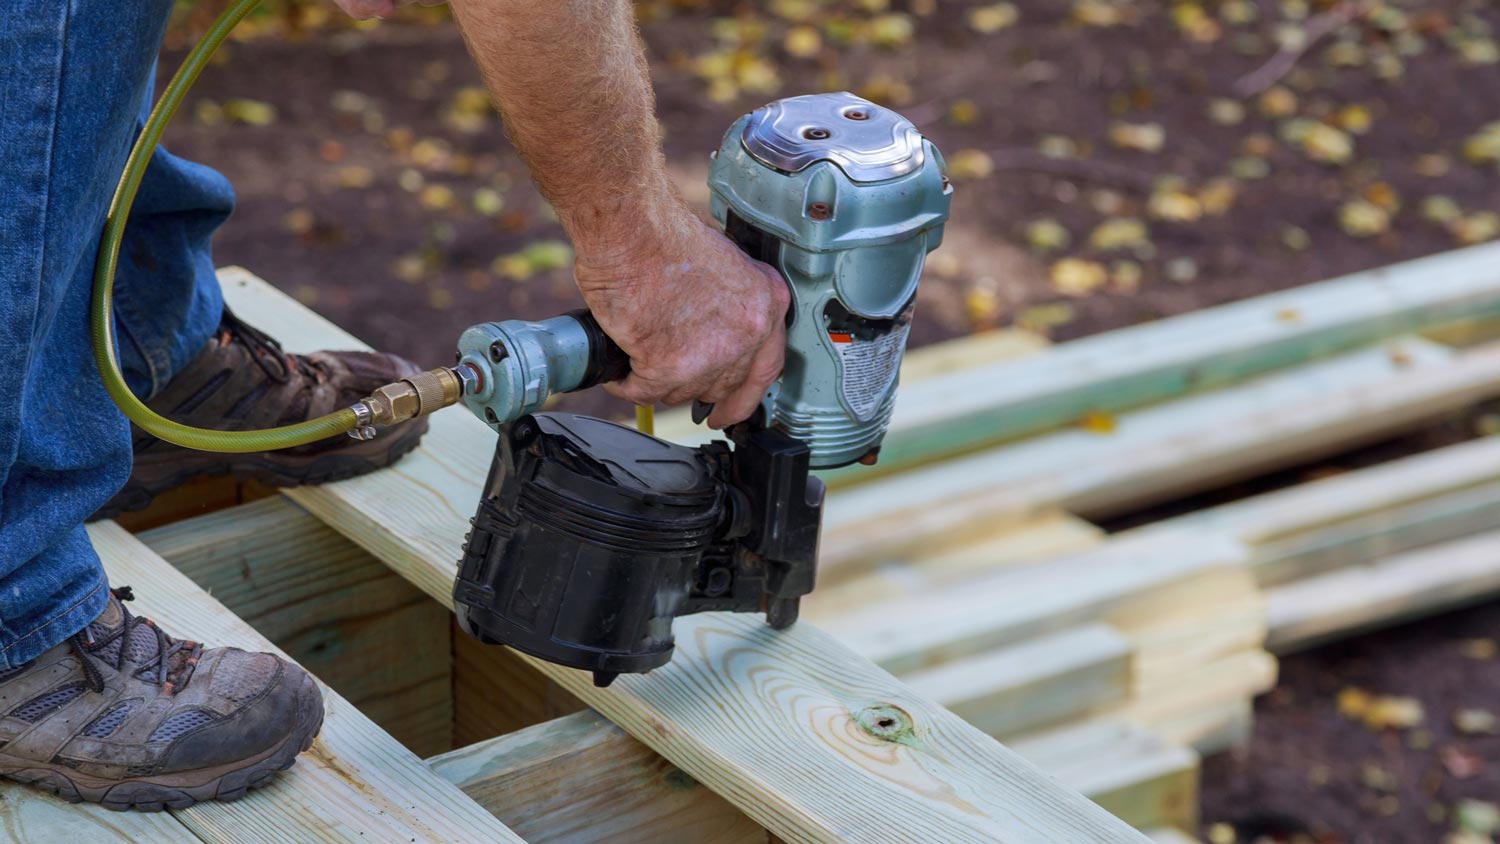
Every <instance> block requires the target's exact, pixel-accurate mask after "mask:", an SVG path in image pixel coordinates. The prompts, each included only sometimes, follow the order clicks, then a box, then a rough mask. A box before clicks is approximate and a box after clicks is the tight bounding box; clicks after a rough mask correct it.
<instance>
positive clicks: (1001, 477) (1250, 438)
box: [822, 340, 1500, 569]
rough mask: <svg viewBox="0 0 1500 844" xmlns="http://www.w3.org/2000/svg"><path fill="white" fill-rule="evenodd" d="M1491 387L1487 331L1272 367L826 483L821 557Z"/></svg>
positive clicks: (938, 535) (1341, 435)
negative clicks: (1219, 386) (1025, 435)
mask: <svg viewBox="0 0 1500 844" xmlns="http://www.w3.org/2000/svg"><path fill="white" fill-rule="evenodd" d="M1494 395H1500V345H1491V346H1482V347H1478V348H1475V349H1471V350H1467V351H1464V352H1462V353H1458V354H1456V355H1455V354H1453V353H1452V352H1451V350H1447V349H1445V348H1444V347H1439V346H1435V345H1433V344H1431V343H1430V342H1428V341H1423V340H1404V341H1399V342H1394V343H1392V344H1390V345H1387V346H1385V347H1382V348H1379V349H1367V350H1363V351H1360V352H1356V353H1353V354H1349V355H1345V356H1342V357H1339V358H1334V359H1331V360H1328V361H1322V362H1319V363H1316V364H1309V365H1306V366H1303V367H1299V368H1297V369H1293V370H1287V371H1283V372H1278V373H1276V374H1274V375H1269V376H1266V377H1264V378H1261V379H1259V380H1257V381H1253V382H1249V383H1246V384H1242V385H1240V386H1237V387H1233V388H1231V389H1228V390H1224V391H1220V392H1217V393H1210V394H1205V395H1200V396H1194V397H1191V398H1186V399H1182V400H1179V401H1176V402H1172V403H1170V404H1166V405H1159V406H1156V407H1151V408H1147V409H1145V410H1140V411H1136V412H1134V413H1131V414H1127V415H1125V416H1121V417H1120V418H1119V419H1118V420H1116V421H1115V425H1114V428H1113V430H1110V431H1107V432H1099V433H1095V432H1091V431H1086V430H1071V431H1058V432H1054V433H1051V434H1046V435H1043V436H1041V437H1038V438H1036V439H1033V440H1027V441H1024V442H1021V443H1017V444H1015V445H1012V446H1006V447H1001V448H996V449H992V450H989V451H985V452H980V453H977V454H974V455H970V456H968V457H965V458H963V459H960V460H955V461H950V462H948V463H942V464H936V465H933V466H930V467H926V468H922V469H917V470H914V471H911V472H907V473H904V474H903V475H902V476H901V477H899V478H893V479H888V480H882V481H877V482H875V483H871V484H864V485H861V486H858V487H854V488H851V489H849V490H843V491H840V493H839V494H837V495H833V496H830V497H829V500H828V504H827V508H826V511H825V527H824V536H823V547H822V565H823V566H824V567H826V568H829V569H832V568H834V567H843V566H853V567H865V568H869V567H873V566H875V565H878V564H880V563H881V562H883V561H886V560H891V559H896V560H900V559H902V558H903V557H904V556H905V555H907V554H910V553H913V552H915V551H918V550H921V549H923V548H925V547H928V546H930V545H931V544H932V543H933V542H935V541H939V540H941V541H948V542H954V543H957V542H960V541H962V539H963V538H964V537H965V533H966V531H969V532H971V531H973V530H975V529H976V526H980V525H984V524H985V523H986V522H988V521H989V520H992V519H996V518H1002V517H1005V516H1007V515H1013V514H1019V513H1026V512H1031V511H1035V510H1038V509H1041V508H1046V507H1061V508H1063V509H1065V510H1069V511H1071V512H1075V513H1079V514H1081V515H1085V516H1090V517H1092V516H1096V515H1108V514H1111V513H1118V512H1121V511H1124V510H1129V509H1131V508H1137V507H1141V506H1145V505H1147V504H1149V503H1151V502H1153V501H1158V500H1162V499H1165V498H1170V497H1172V496H1180V495H1183V494H1186V493H1188V492H1191V491H1194V490H1198V489H1204V488H1207V487H1211V486H1216V485H1222V484H1225V483H1228V482H1230V481H1233V480H1236V479H1239V478H1243V477H1246V476H1248V475H1253V474H1259V473H1264V472H1266V471H1269V470H1271V469H1275V468H1278V467H1281V466H1285V465H1290V464H1293V463H1295V462H1298V461H1303V460H1307V459H1310V458H1312V457H1314V456H1317V455H1321V454H1327V453H1329V452H1331V451H1338V450H1346V449H1348V448H1351V447H1354V446H1357V445H1359V444H1362V443H1365V442H1370V441H1373V440H1375V439H1378V438H1380V437H1384V436H1390V435H1392V434H1395V433H1397V432H1399V431H1402V430H1405V429H1409V428H1412V427H1415V426H1417V425H1420V424H1422V423H1424V422H1426V421H1428V420H1431V419H1433V418H1435V417H1438V416H1441V415H1442V414H1444V413H1447V412H1450V411H1452V410H1456V409H1458V408H1461V407H1465V406H1468V405H1470V404H1472V403H1474V402H1476V401H1479V400H1481V399H1484V398H1488V397H1491V396H1494Z"/></svg>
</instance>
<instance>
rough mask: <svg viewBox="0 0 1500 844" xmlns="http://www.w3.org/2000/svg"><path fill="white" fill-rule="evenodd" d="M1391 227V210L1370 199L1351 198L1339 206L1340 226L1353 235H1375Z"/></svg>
mask: <svg viewBox="0 0 1500 844" xmlns="http://www.w3.org/2000/svg"><path fill="white" fill-rule="evenodd" d="M1390 227H1391V214H1390V212H1389V211H1387V210H1385V209H1384V208H1381V207H1380V206H1379V205H1376V204H1375V203H1373V202H1371V201H1369V200H1368V199H1351V200H1350V201H1348V202H1345V203H1344V204H1343V205H1342V206H1340V207H1339V228H1341V229H1343V230H1344V232H1345V233H1346V234H1348V235H1350V236H1351V237H1374V236H1375V235H1378V234H1383V233H1384V232H1386V231H1387V230H1388V229H1390Z"/></svg>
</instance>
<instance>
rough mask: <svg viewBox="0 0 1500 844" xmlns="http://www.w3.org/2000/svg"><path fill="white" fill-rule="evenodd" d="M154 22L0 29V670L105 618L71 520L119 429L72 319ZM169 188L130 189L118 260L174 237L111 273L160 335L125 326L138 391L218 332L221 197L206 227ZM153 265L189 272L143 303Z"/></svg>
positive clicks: (81, 324)
mask: <svg viewBox="0 0 1500 844" xmlns="http://www.w3.org/2000/svg"><path fill="white" fill-rule="evenodd" d="M170 8H171V2H170V0H137V2H132V3H115V2H109V0H12V8H8V9H7V10H6V14H5V15H3V16H0V73H3V78H4V79H5V82H4V83H3V84H0V669H3V668H7V667H11V666H15V665H20V664H23V663H25V662H26V661H28V660H30V659H32V658H33V657H35V656H36V655H38V654H40V653H41V652H42V651H44V650H46V649H48V648H49V647H51V646H53V645H55V644H57V643H58V642H61V641H62V640H63V639H65V638H66V637H68V636H69V635H71V634H73V633H74V632H76V631H78V630H79V629H81V628H82V627H83V626H84V625H85V624H86V623H88V621H90V620H91V619H92V618H93V617H94V616H96V615H97V614H98V613H99V612H100V611H101V610H102V609H103V606H104V601H105V597H106V591H105V586H106V581H105V577H104V573H103V571H102V570H101V568H100V565H99V560H98V557H97V556H96V555H95V553H94V552H93V550H92V548H91V547H90V545H89V541H88V537H87V535H86V534H85V533H84V531H83V528H82V522H83V520H84V519H85V518H87V517H88V516H89V515H90V514H92V513H93V512H94V511H95V510H96V509H97V508H98V507H99V506H100V505H101V504H103V503H104V502H105V501H107V500H108V499H109V497H110V496H111V495H112V494H113V493H114V492H115V491H116V490H117V489H119V487H120V486H121V485H122V484H123V483H124V481H125V479H126V477H127V476H128V475H129V471H130V459H131V455H130V431H129V426H128V424H127V423H126V421H125V420H124V418H123V417H122V416H121V415H120V414H119V412H118V411H117V410H116V409H115V408H114V406H113V404H112V403H111V402H110V399H109V397H108V395H107V394H106V393H105V392H104V389H103V386H102V384H101V383H100V381H99V374H98V371H97V369H96V368H95V366H94V362H93V357H92V353H91V351H90V346H89V326H88V305H89V296H90V287H91V284H92V274H93V264H94V258H95V255H96V251H97V247H98V240H99V231H100V228H101V226H102V225H103V220H104V214H105V210H106V208H107V205H108V202H109V198H110V194H111V193H112V191H113V187H114V183H115V180H116V178H117V177H118V174H119V172H120V168H121V167H122V166H123V165H124V160H125V156H126V154H127V152H128V150H129V146H130V143H131V141H132V139H133V137H134V135H135V132H136V130H137V128H138V126H139V123H140V104H141V102H142V101H143V99H144V98H145V97H146V96H147V92H148V89H149V87H150V82H151V68H152V64H153V61H154V59H155V55H156V50H157V47H158V45H159V44H160V41H161V35H162V30H163V28H164V26H165V23H166V20H167V15H168V12H169V11H170ZM161 160H162V161H163V162H166V163H165V164H164V165H163V166H162V167H160V168H158V167H157V166H156V163H155V162H154V164H153V168H152V169H153V171H156V170H158V169H160V170H161V171H162V172H163V173H164V174H165V175H166V176H168V177H171V176H177V175H180V174H181V173H183V172H184V171H186V172H188V173H189V174H190V175H197V176H202V175H203V174H201V173H197V172H196V170H195V169H194V168H191V167H179V166H178V165H177V164H175V163H174V162H173V161H172V160H171V159H169V158H166V157H161ZM199 181H200V182H202V183H203V184H207V185H209V186H210V187H212V185H213V182H214V180H213V179H209V178H202V179H200V180H199ZM173 184H174V182H173V181H172V180H171V179H167V180H166V181H162V182H153V183H152V184H151V185H150V186H149V187H148V186H143V188H142V192H141V193H142V196H143V197H154V200H153V202H152V203H151V204H149V205H147V206H145V207H146V208H147V210H148V213H146V214H144V215H143V216H142V219H141V221H140V223H139V224H134V223H133V225H132V231H131V232H130V235H131V237H130V238H129V239H128V240H127V243H126V245H125V250H124V251H125V253H126V254H132V243H133V241H134V240H136V239H137V236H138V232H137V231H135V229H137V228H139V229H141V230H142V232H144V236H147V237H152V238H155V237H166V236H169V235H170V234H171V232H172V231H173V229H172V227H171V226H170V225H169V224H168V222H167V220H168V218H170V217H172V216H173V214H174V213H176V214H179V215H180V217H181V220H182V222H181V223H180V224H179V228H178V229H177V231H179V232H181V233H182V237H181V239H179V240H177V241H169V244H168V245H166V246H161V245H159V244H157V243H155V242H153V243H152V244H151V246H150V248H145V249H140V250H139V251H137V252H135V253H134V254H138V255H140V256H142V260H141V261H140V262H132V261H129V260H126V261H122V267H123V266H130V267H133V269H132V270H131V271H129V272H126V271H122V273H121V276H122V277H121V280H120V287H119V288H118V296H119V297H122V300H126V299H128V300H129V301H130V302H131V303H132V304H131V308H132V312H133V314H134V316H135V317H136V318H137V319H139V318H141V316H142V315H145V316H146V317H149V318H151V319H153V320H159V322H153V323H152V324H150V325H138V324H136V322H135V320H131V321H129V323H128V324H129V327H130V328H129V335H128V338H127V339H124V340H122V348H121V350H120V351H121V355H122V358H123V359H124V360H125V362H126V365H127V367H128V368H129V370H130V376H131V381H132V384H133V386H136V387H137V388H138V389H140V390H141V391H142V392H149V391H150V390H151V389H152V386H153V384H155V382H157V381H158V380H161V379H164V378H165V377H169V375H170V372H169V369H170V367H172V366H174V365H180V363H181V362H182V361H183V360H186V358H187V357H190V356H191V353H190V352H189V353H181V354H180V353H178V351H177V350H178V349H179V348H191V349H193V350H196V349H197V347H198V346H200V345H201V344H202V343H203V341H204V339H206V337H207V335H208V333H209V332H211V331H212V327H213V324H215V323H216V322H217V319H218V315H217V312H216V308H217V301H218V300H217V295H218V294H217V288H216V287H215V288H213V290H212V291H211V292H206V291H205V286H206V285H208V284H211V282H212V278H211V276H208V275H206V274H204V273H203V272H202V271H201V269H202V268H203V267H206V266H208V259H207V253H206V238H207V235H208V232H209V231H211V229H212V225H210V224H209V220H210V219H213V218H215V217H217V218H219V219H221V218H222V216H223V214H224V213H227V204H228V200H227V198H226V197H227V188H226V189H225V190H224V191H222V192H216V191H213V190H209V191H208V193H210V194H215V195H214V196H213V200H214V201H212V202H210V203H207V206H208V208H207V210H206V211H205V209H204V206H203V205H202V204H199V205H194V203H193V202H191V201H183V200H182V199H180V198H174V195H173V191H172V190H171V186H172V185H173ZM189 206H192V207H189ZM174 249H175V250H178V251H175V252H174ZM183 253H193V255H192V256H191V257H187V256H184V255H183ZM198 253H201V255H200V254H198ZM153 263H155V265H156V266H158V267H165V268H168V269H172V268H178V269H181V268H187V269H190V270H191V271H192V272H193V276H192V286H191V287H188V286H186V285H185V284H178V285H176V286H175V287H173V286H171V285H166V286H164V287H163V288H159V289H158V288H153V287H149V285H151V284H154V283H155V282H154V279H153V278H149V277H147V269H148V268H149V267H150V266H151V265H152V264H153ZM174 289H175V290H177V291H178V292H177V293H176V295H175V296H173V295H169V294H166V293H162V292H161V291H162V290H174ZM184 297H186V301H185V299H184ZM210 314H212V317H211V318H210V316H209V315H210ZM173 320H178V321H179V322H178V323H177V324H175V325H174V324H172V321H173ZM204 324H206V325H207V327H206V328H205V327H204ZM124 333H125V332H123V331H122V334H124ZM159 361H165V362H166V364H165V367H163V366H161V365H159V363H158V362H159Z"/></svg>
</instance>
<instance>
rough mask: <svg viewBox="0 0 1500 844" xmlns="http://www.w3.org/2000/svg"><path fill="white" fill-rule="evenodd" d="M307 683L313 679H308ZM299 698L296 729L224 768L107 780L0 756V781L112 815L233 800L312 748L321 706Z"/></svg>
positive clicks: (307, 697)
mask: <svg viewBox="0 0 1500 844" xmlns="http://www.w3.org/2000/svg"><path fill="white" fill-rule="evenodd" d="M307 682H309V683H312V682H313V680H312V679H311V678H309V679H308V680H307ZM301 699H302V700H303V701H306V704H305V705H304V706H303V708H302V709H301V710H300V711H299V712H298V713H297V725H296V727H295V728H294V729H293V730H292V733H291V735H289V736H287V737H286V739H284V740H283V741H282V742H281V744H279V745H277V746H275V747H273V748H271V749H270V750H267V751H265V752H264V753H260V754H257V755H256V756H254V757H251V758H250V759H243V760H240V761H238V762H231V763H229V764H228V765H221V766H218V767H216V768H209V769H204V770H199V771H184V772H181V773H175V774H164V775H162V776H157V777H138V778H133V779H125V780H108V779H101V778H99V777H91V776H88V775H86V774H83V773H80V772H79V771H76V770H73V769H72V768H69V767H66V766H64V765H56V764H51V763H47V764H39V763H36V762H29V761H24V760H19V759H13V758H10V757H7V756H5V754H4V753H0V778H5V779H12V780H16V781H18V782H23V783H27V784H29V785H32V786H35V787H36V788H38V789H40V790H42V791H45V792H47V793H49V794H53V795H55V796H57V797H59V798H61V799H63V800H66V801H67V802H69V803H98V804H99V805H101V806H103V807H104V808H106V809H109V810H111V811H115V812H124V811H127V810H134V811H137V812H160V811H162V810H163V809H186V808H187V807H189V806H192V805H193V804H195V803H199V802H202V801H205V800H217V801H223V802H229V801H232V800H238V799H240V798H241V797H244V796H245V794H246V793H248V792H249V791H250V789H252V788H260V787H261V786H263V785H266V784H267V783H269V782H271V780H272V779H274V778H275V776H276V774H278V773H279V772H281V771H285V770H286V769H287V768H290V767H292V763H293V762H296V761H297V756H298V754H300V753H302V752H303V751H305V750H307V749H308V748H310V747H312V745H313V741H314V740H315V739H316V738H317V737H318V732H319V731H320V730H321V729H322V728H323V706H322V702H321V698H320V697H318V696H317V695H312V694H305V695H302V696H301Z"/></svg>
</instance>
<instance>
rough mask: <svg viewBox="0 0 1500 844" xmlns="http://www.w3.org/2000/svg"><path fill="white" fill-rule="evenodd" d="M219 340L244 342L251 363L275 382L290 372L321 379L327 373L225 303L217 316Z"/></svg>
mask: <svg viewBox="0 0 1500 844" xmlns="http://www.w3.org/2000/svg"><path fill="white" fill-rule="evenodd" d="M219 342H220V343H221V344H227V343H232V342H237V343H239V344H240V345H242V346H244V347H245V349H246V350H247V351H249V352H250V359H251V360H253V361H255V365H256V366H258V367H260V369H261V371H262V372H264V373H266V377H267V378H270V379H271V380H272V381H275V382H276V383H278V384H285V383H286V382H287V381H289V380H291V378H292V375H293V374H294V373H296V374H300V375H302V376H303V377H305V378H311V379H313V380H315V381H322V380H323V379H324V378H325V377H326V376H327V374H328V371H327V369H326V368H325V367H324V366H323V364H321V363H318V362H316V361H313V360H310V359H308V358H307V357H306V356H304V355H294V354H291V353H289V352H287V351H286V350H284V349H282V348H281V343H279V342H277V341H276V339H275V338H274V337H271V336H269V335H267V334H266V333H265V332H263V331H261V330H260V329H258V328H256V327H255V326H253V325H250V324H249V323H247V322H245V321H244V320H241V319H240V318H239V317H237V316H235V315H234V313H233V312H232V311H230V310H229V308H228V307H225V308H224V315H223V316H222V317H221V318H220V320H219Z"/></svg>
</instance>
